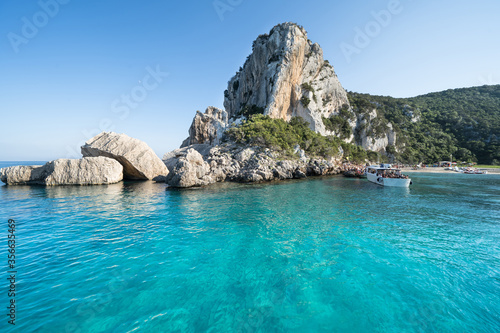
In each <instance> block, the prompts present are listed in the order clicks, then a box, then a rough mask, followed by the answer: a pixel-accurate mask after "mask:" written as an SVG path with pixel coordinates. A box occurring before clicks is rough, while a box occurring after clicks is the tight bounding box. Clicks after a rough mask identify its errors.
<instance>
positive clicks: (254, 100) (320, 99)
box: [224, 23, 349, 134]
mask: <svg viewBox="0 0 500 333" xmlns="http://www.w3.org/2000/svg"><path fill="white" fill-rule="evenodd" d="M344 104H347V105H349V101H348V98H347V94H346V92H345V90H344V88H342V86H341V84H340V82H339V80H338V78H337V75H336V74H335V71H334V69H333V67H332V66H331V65H330V64H329V62H328V61H325V60H324V59H323V51H322V49H321V47H320V46H319V45H318V44H316V43H314V44H313V43H312V42H311V41H310V40H309V39H308V38H307V32H306V31H305V30H304V28H302V27H300V26H298V25H296V24H294V23H283V24H279V25H277V26H275V27H274V28H272V29H271V31H270V32H269V34H264V35H260V36H259V37H258V38H257V39H256V40H255V41H254V43H253V52H252V54H250V56H249V57H248V58H247V61H246V62H245V64H244V65H243V67H242V68H240V70H239V71H238V72H237V73H236V75H235V76H234V77H233V78H232V79H231V80H230V81H229V84H228V89H227V90H226V91H225V93H224V107H225V109H226V111H227V113H228V115H229V117H238V116H239V115H240V114H241V113H242V112H243V113H244V112H245V111H246V110H248V109H250V108H253V109H254V110H258V109H262V110H263V113H264V114H266V115H269V116H270V117H272V118H281V119H284V120H290V118H291V117H293V116H300V117H302V118H304V119H305V120H306V121H307V122H309V124H310V127H311V129H313V130H315V131H317V132H319V133H321V134H328V133H327V131H326V129H325V126H324V124H323V121H322V117H329V116H330V115H332V114H336V113H338V110H339V109H340V108H341V107H342V106H343V105H344Z"/></svg>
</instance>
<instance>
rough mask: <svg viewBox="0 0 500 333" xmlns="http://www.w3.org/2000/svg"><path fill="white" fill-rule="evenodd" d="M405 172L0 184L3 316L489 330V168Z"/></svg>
mask: <svg viewBox="0 0 500 333" xmlns="http://www.w3.org/2000/svg"><path fill="white" fill-rule="evenodd" d="M412 178H413V180H414V185H412V187H411V188H410V189H397V188H382V187H379V186H376V185H374V184H371V183H369V182H367V181H366V180H357V179H347V178H343V177H326V178H315V179H310V180H304V181H289V182H282V183H272V184H260V185H235V184H221V185H215V186H212V187H208V188H204V189H195V190H184V191H176V190H166V188H165V185H162V184H154V183H149V182H146V183H140V182H126V183H121V184H115V185H110V186H93V187H53V188H45V187H27V186H17V187H14V186H10V187H9V186H1V187H0V219H1V220H2V221H7V219H8V218H14V219H15V220H16V221H17V223H18V229H17V240H18V248H17V251H18V252H17V253H18V261H17V264H18V272H19V273H18V295H17V297H16V301H17V304H18V312H17V325H16V329H17V331H19V332H34V331H36V332H131V331H134V332H161V331H163V332H498V331H500V297H499V295H500V176H499V175H460V174H450V175H441V174H439V175H433V174H412ZM2 225H4V229H5V231H2V234H3V235H6V233H7V231H6V229H7V227H6V223H2ZM4 237H5V236H4ZM1 243H2V244H4V245H5V243H6V242H4V241H2V242H1ZM3 251H4V252H6V250H5V246H4V250H3ZM1 257H2V258H5V256H4V255H3V254H2V255H1ZM2 260H4V261H6V259H2ZM5 267H6V266H5V265H4V264H2V269H3V270H2V276H5V275H6V272H5V271H6V268H5ZM0 293H1V295H2V298H1V300H2V303H6V302H7V300H6V297H5V292H4V291H1V290H0ZM0 306H2V308H4V307H3V304H0ZM2 317H4V316H2ZM3 327H7V325H6V319H5V318H4V319H2V322H1V323H0V329H1V328H3Z"/></svg>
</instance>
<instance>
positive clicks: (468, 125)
mask: <svg viewBox="0 0 500 333" xmlns="http://www.w3.org/2000/svg"><path fill="white" fill-rule="evenodd" d="M348 95H349V101H350V103H351V106H352V107H353V109H354V111H355V113H357V114H358V115H359V114H361V113H368V112H370V111H372V110H373V109H374V108H376V109H377V114H378V116H377V118H378V119H379V122H380V124H379V125H377V124H374V125H376V126H372V127H374V128H375V129H376V130H377V129H378V130H383V127H384V126H385V125H384V123H386V122H387V121H390V122H391V123H392V124H393V126H394V129H395V131H396V133H397V143H396V147H388V148H387V151H388V152H389V153H392V154H393V155H394V157H395V158H396V160H399V161H402V162H406V163H412V164H413V163H419V162H424V163H433V162H436V161H439V160H448V159H449V158H450V155H453V159H454V160H463V161H478V162H480V163H485V164H500V85H497V86H482V87H474V88H463V89H454V90H446V91H443V92H437V93H431V94H427V95H422V96H417V97H413V98H392V97H387V96H373V95H368V94H359V93H352V92H350V93H349V94H348ZM378 127H380V128H378Z"/></svg>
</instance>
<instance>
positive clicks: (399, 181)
mask: <svg viewBox="0 0 500 333" xmlns="http://www.w3.org/2000/svg"><path fill="white" fill-rule="evenodd" d="M367 178H368V180H369V181H371V182H372V183H375V184H377V185H380V186H390V187H409V186H410V183H411V179H404V178H382V177H377V176H376V175H373V174H368V175H367Z"/></svg>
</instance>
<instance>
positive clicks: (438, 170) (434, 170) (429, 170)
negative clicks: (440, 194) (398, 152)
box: [401, 167, 500, 175]
mask: <svg viewBox="0 0 500 333" xmlns="http://www.w3.org/2000/svg"><path fill="white" fill-rule="evenodd" d="M480 170H486V171H488V174H497V175H499V174H500V169H493V168H481V169H480ZM401 171H403V172H426V173H457V174H458V172H455V171H451V170H445V169H444V168H433V167H430V168H420V169H417V170H414V169H410V168H403V169H401Z"/></svg>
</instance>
